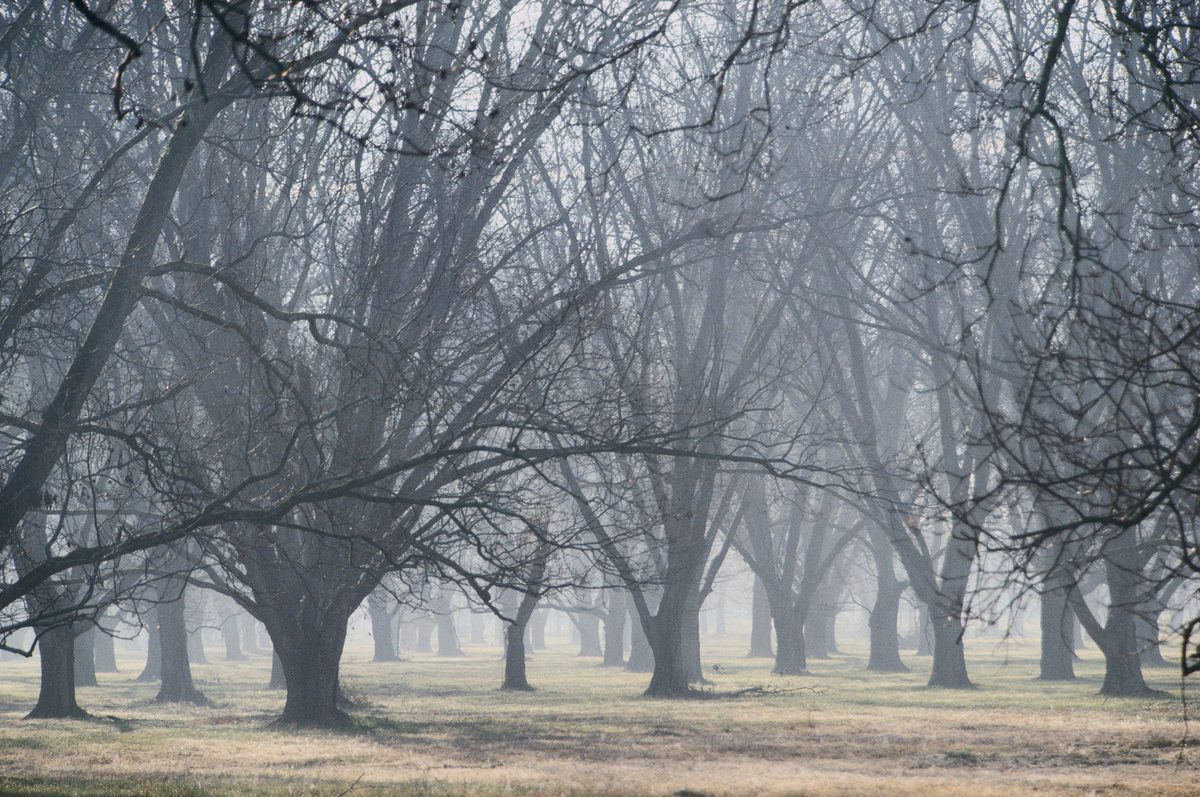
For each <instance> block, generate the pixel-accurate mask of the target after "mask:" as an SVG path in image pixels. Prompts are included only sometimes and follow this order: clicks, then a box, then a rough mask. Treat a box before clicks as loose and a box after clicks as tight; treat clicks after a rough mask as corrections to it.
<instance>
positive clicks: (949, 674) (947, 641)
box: [929, 613, 973, 689]
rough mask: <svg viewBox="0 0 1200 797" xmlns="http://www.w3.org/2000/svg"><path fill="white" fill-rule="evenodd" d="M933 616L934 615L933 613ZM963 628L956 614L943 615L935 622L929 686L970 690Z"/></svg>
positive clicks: (970, 684)
mask: <svg viewBox="0 0 1200 797" xmlns="http://www.w3.org/2000/svg"><path fill="white" fill-rule="evenodd" d="M931 614H932V613H931ZM962 636H963V626H962V622H961V621H960V620H959V619H958V616H957V615H956V614H948V615H942V616H941V617H938V618H936V619H935V620H934V622H933V670H932V672H930V674H929V685H930V686H939V687H942V688H945V689H969V688H971V687H972V686H973V684H972V683H971V679H970V678H969V677H968V676H967V659H966V656H965V651H964V649H963V644H962Z"/></svg>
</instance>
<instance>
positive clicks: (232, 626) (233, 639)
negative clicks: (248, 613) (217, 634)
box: [221, 614, 246, 661]
mask: <svg viewBox="0 0 1200 797" xmlns="http://www.w3.org/2000/svg"><path fill="white" fill-rule="evenodd" d="M221 639H222V640H223V641H224V642H225V661H245V660H246V654H245V653H242V634H241V629H239V628H238V618H237V615H236V614H231V615H229V616H228V617H226V618H225V621H224V622H223V623H221Z"/></svg>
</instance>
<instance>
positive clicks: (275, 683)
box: [267, 651, 287, 689]
mask: <svg viewBox="0 0 1200 797" xmlns="http://www.w3.org/2000/svg"><path fill="white" fill-rule="evenodd" d="M267 688H268V689H287V676H285V675H284V674H283V662H281V661H280V660H279V654H278V653H275V652H274V651H272V653H271V680H270V681H268V682H267Z"/></svg>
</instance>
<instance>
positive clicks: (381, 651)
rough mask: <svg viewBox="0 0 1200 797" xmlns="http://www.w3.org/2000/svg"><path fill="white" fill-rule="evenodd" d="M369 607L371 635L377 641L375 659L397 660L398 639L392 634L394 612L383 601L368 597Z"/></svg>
mask: <svg viewBox="0 0 1200 797" xmlns="http://www.w3.org/2000/svg"><path fill="white" fill-rule="evenodd" d="M367 609H368V611H369V612H370V615H371V637H372V639H373V640H374V642H375V657H374V658H373V659H372V660H373V661H396V660H398V659H399V658H400V656H399V655H397V653H396V640H395V638H394V637H393V636H392V614H391V612H389V611H388V610H387V607H386V606H385V605H384V604H383V601H381V600H376V599H374V597H373V596H372V597H370V598H367Z"/></svg>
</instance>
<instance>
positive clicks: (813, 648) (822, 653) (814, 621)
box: [777, 604, 829, 659]
mask: <svg viewBox="0 0 1200 797" xmlns="http://www.w3.org/2000/svg"><path fill="white" fill-rule="evenodd" d="M828 624H829V617H828V613H827V612H826V610H825V609H824V607H823V606H821V605H820V604H818V605H816V606H813V607H812V609H810V610H809V612H808V616H807V617H806V618H805V619H804V634H803V636H804V655H805V657H806V658H810V659H827V658H829V647H828V645H827V644H826V643H828V641H829V630H828V629H827V628H826V626H827V625H828ZM777 659H778V657H777Z"/></svg>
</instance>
